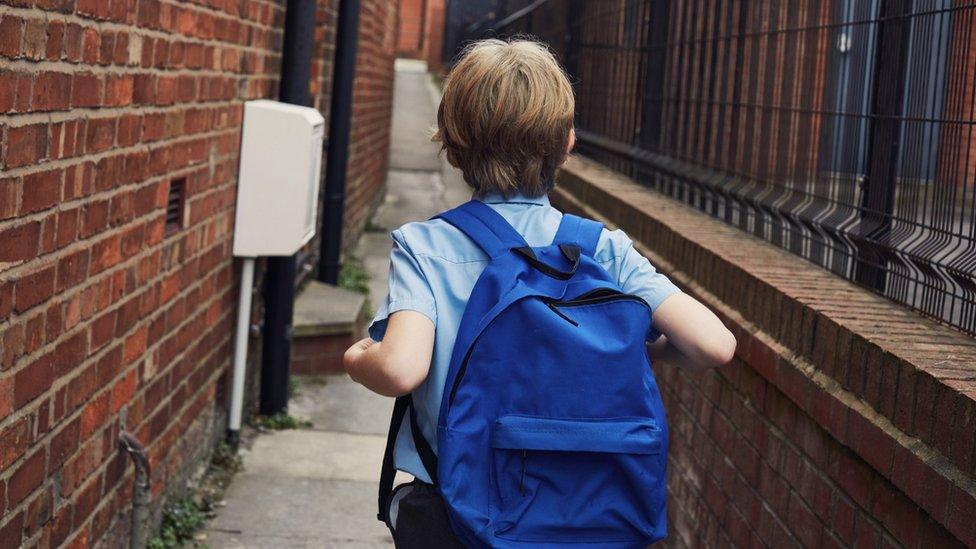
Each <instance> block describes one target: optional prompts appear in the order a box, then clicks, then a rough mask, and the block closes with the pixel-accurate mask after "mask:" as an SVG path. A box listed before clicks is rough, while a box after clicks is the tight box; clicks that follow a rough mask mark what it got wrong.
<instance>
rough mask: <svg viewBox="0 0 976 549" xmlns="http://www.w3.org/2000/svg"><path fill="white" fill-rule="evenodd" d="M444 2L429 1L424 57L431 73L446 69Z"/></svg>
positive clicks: (439, 0) (425, 27) (438, 0)
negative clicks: (444, 58)
mask: <svg viewBox="0 0 976 549" xmlns="http://www.w3.org/2000/svg"><path fill="white" fill-rule="evenodd" d="M446 10H447V8H446V6H445V5H444V0H427V15H426V17H427V21H426V24H425V26H424V29H425V37H424V57H425V58H426V59H427V66H428V67H430V70H431V71H441V70H443V68H444V61H443V57H444V17H445V15H446Z"/></svg>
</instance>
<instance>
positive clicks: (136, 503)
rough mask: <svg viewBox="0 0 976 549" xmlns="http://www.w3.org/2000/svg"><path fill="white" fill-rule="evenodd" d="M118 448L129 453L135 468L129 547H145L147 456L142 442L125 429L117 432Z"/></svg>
mask: <svg viewBox="0 0 976 549" xmlns="http://www.w3.org/2000/svg"><path fill="white" fill-rule="evenodd" d="M119 448H120V449H121V450H123V451H125V452H126V453H128V454H129V457H131V458H132V463H133V464H134V465H135V468H136V478H135V482H133V484H132V535H131V536H130V537H129V547H130V548H131V549H145V547H146V546H147V545H148V543H149V493H150V485H149V478H150V476H149V473H150V469H149V458H148V457H146V449H145V448H144V447H143V446H142V443H141V442H139V440H138V439H137V438H136V437H135V436H133V435H132V434H131V433H129V432H127V431H122V432H120V433H119Z"/></svg>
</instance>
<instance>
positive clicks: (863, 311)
mask: <svg viewBox="0 0 976 549" xmlns="http://www.w3.org/2000/svg"><path fill="white" fill-rule="evenodd" d="M553 202H554V204H556V205H557V206H558V207H561V208H562V209H564V210H566V211H571V212H575V213H579V214H581V215H587V216H589V217H593V218H597V219H600V220H602V221H604V222H605V223H606V224H607V225H608V226H617V227H620V228H622V229H624V230H625V231H626V232H627V233H628V234H629V235H630V236H631V238H633V239H634V241H635V242H636V243H637V247H638V250H640V251H641V253H643V254H644V255H646V256H647V257H648V258H649V259H650V260H651V262H652V263H653V264H654V265H655V266H656V267H657V268H658V269H659V270H660V271H662V272H664V273H666V274H667V275H668V276H670V277H671V278H672V280H674V281H675V282H676V283H677V284H678V285H679V286H681V287H682V288H683V289H684V290H685V291H686V292H688V293H690V294H692V295H694V296H695V297H697V298H699V299H700V300H702V301H703V302H705V303H706V304H707V305H708V306H709V307H711V308H712V309H713V310H715V311H716V312H717V313H718V315H719V316H720V318H722V320H723V321H724V322H725V323H726V325H727V326H729V328H730V329H731V330H732V331H733V332H734V333H735V335H736V338H737V340H738V350H737V351H736V358H735V360H734V361H733V363H732V364H730V365H729V366H726V367H724V368H721V369H719V370H717V371H714V372H708V373H702V374H693V373H688V372H685V371H683V370H681V369H680V368H675V367H674V366H672V365H666V364H657V365H655V372H656V374H657V377H658V381H659V383H660V385H661V388H662V393H663V395H664V399H665V404H666V406H667V410H668V419H669V423H670V426H671V454H670V457H669V467H670V469H669V488H670V492H671V498H670V503H669V505H670V508H669V513H670V519H671V536H670V538H669V540H668V543H669V544H670V545H673V546H692V545H701V544H704V545H705V546H715V545H736V546H742V547H746V546H755V545H757V544H760V543H763V544H767V545H770V546H773V547H787V546H795V545H804V546H807V547H831V546H847V545H857V546H859V547H881V546H884V547H888V546H906V547H953V546H962V545H969V546H976V480H974V472H976V460H974V446H976V445H974V440H976V439H974V436H976V342H974V341H973V340H972V339H970V338H968V337H966V336H964V335H962V334H961V333H959V332H956V331H954V330H951V329H949V328H947V327H944V326H942V325H940V324H937V323H936V322H934V321H931V320H929V319H926V318H923V317H921V316H920V315H917V314H916V313H914V312H912V311H910V310H908V309H905V308H903V307H901V306H898V305H895V304H893V303H891V302H889V301H887V300H885V299H883V298H881V297H879V296H876V295H874V294H872V293H870V292H868V291H866V290H863V289H861V288H859V287H857V286H855V285H853V284H851V283H849V282H847V281H845V280H842V279H840V278H838V277H836V276H833V275H831V274H830V273H828V272H827V271H824V270H821V269H819V268H817V267H815V266H813V265H810V264H808V263H806V262H804V261H803V260H802V259H799V258H797V257H795V256H792V255H790V254H788V253H787V252H784V251H782V250H779V249H777V248H775V247H773V246H771V245H769V244H767V243H765V242H762V241H760V240H758V239H756V238H754V237H752V236H749V235H747V234H745V233H742V232H740V231H738V230H737V229H735V228H732V227H730V226H728V225H725V224H723V223H721V222H719V221H717V220H715V219H712V218H710V217H708V216H706V215H705V214H702V213H700V212H698V211H695V210H692V209H690V208H688V207H685V206H684V205H681V204H679V203H677V202H675V201H673V200H670V199H669V198H666V197H664V196H661V195H658V194H656V193H653V192H652V191H649V190H647V189H645V188H643V187H640V186H639V185H638V184H636V183H635V182H633V181H632V180H629V179H627V178H625V177H623V176H621V175H620V174H618V173H616V172H612V171H610V170H608V169H606V168H603V167H600V166H598V165H596V164H594V163H592V162H590V161H587V160H583V159H578V158H574V159H571V160H570V161H569V162H568V163H567V165H566V167H565V169H564V170H562V172H561V174H560V182H559V187H558V188H557V190H556V192H555V193H554V195H553Z"/></svg>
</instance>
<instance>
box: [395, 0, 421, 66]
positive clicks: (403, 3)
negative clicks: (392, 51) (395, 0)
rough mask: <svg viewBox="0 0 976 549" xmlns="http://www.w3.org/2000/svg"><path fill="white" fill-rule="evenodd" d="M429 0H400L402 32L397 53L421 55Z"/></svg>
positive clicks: (398, 38) (404, 55) (406, 55)
mask: <svg viewBox="0 0 976 549" xmlns="http://www.w3.org/2000/svg"><path fill="white" fill-rule="evenodd" d="M426 4H427V0H400V33H399V35H398V36H397V55H400V56H401V57H420V56H421V55H422V53H423V48H424V26H425V25H424V20H425V18H426V17H427V14H426V11H427V6H426Z"/></svg>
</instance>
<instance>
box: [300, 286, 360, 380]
mask: <svg viewBox="0 0 976 549" xmlns="http://www.w3.org/2000/svg"><path fill="white" fill-rule="evenodd" d="M365 305H366V297H365V296H363V295H362V294H359V293H356V292H353V291H350V290H346V289H343V288H337V287H336V286H332V285H330V284H325V283H322V282H318V281H313V282H310V283H308V284H307V285H306V286H305V288H304V289H302V291H301V293H300V294H299V295H298V297H297V298H296V299H295V311H294V314H293V316H292V325H293V328H294V339H293V341H292V363H291V367H292V372H294V373H296V374H334V373H339V372H342V353H343V352H345V350H346V349H347V348H348V347H349V346H350V345H352V344H353V343H355V342H356V341H357V340H359V339H360V338H361V337H362V334H363V331H364V325H365V318H364V309H365Z"/></svg>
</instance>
